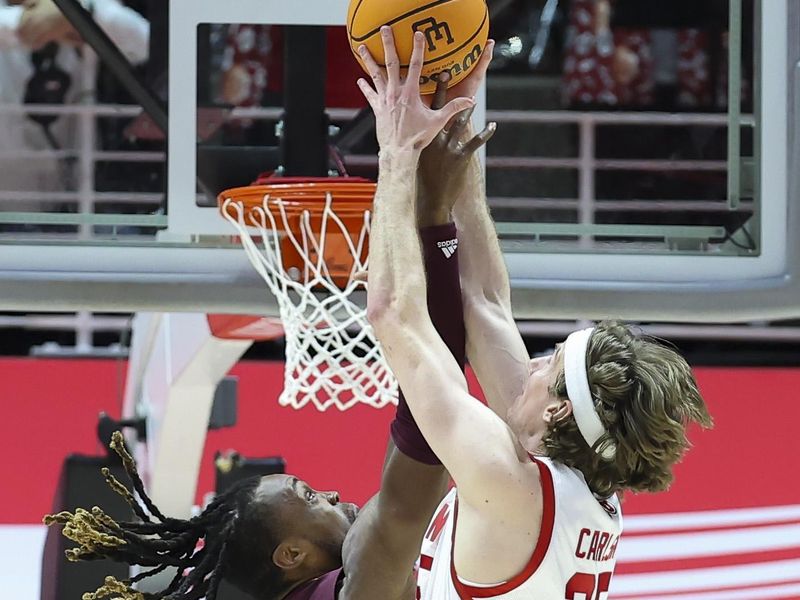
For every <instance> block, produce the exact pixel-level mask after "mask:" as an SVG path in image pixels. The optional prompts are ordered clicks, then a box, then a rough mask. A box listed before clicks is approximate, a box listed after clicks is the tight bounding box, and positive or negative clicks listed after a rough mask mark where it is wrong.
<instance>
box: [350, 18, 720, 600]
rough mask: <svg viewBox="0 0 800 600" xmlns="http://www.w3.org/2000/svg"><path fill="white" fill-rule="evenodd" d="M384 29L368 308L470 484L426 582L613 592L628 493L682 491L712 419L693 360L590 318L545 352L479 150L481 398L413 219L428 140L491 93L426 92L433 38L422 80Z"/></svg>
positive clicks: (467, 275)
mask: <svg viewBox="0 0 800 600" xmlns="http://www.w3.org/2000/svg"><path fill="white" fill-rule="evenodd" d="M382 38H383V45H384V53H385V55H386V57H387V58H386V68H385V69H384V68H381V67H380V66H379V65H378V64H377V62H376V61H375V60H374V59H373V58H372V56H371V55H370V53H369V50H368V49H367V48H366V47H364V46H362V47H361V48H360V49H359V52H360V53H361V57H362V60H363V61H364V63H365V64H366V65H367V67H368V69H369V72H370V75H371V77H372V80H373V82H374V84H375V89H373V88H372V87H370V86H369V84H368V83H367V82H366V81H365V80H360V81H359V86H360V87H361V89H362V91H363V93H364V95H365V96H366V98H367V100H368V101H369V103H370V105H371V106H372V108H373V110H374V112H375V116H376V121H377V133H378V141H379V142H380V146H381V150H380V178H379V184H378V192H377V195H376V199H375V217H374V220H373V226H372V236H371V241H370V277H369V300H368V311H369V317H370V320H371V322H372V324H373V326H374V327H375V330H376V333H377V335H378V338H379V339H380V341H381V343H382V345H383V348H384V351H385V354H386V357H387V359H388V362H389V365H390V366H391V368H392V370H393V371H394V372H395V374H396V376H397V379H398V381H399V383H400V386H401V387H402V389H403V390H404V392H405V394H406V397H407V401H408V404H409V406H410V408H411V411H412V413H413V415H414V417H415V419H416V421H417V423H418V425H419V428H420V430H421V431H422V433H423V434H424V436H425V438H426V440H427V441H428V443H429V444H430V446H431V448H432V449H433V451H434V452H435V453H436V454H437V455H438V457H439V458H440V459H441V461H442V463H443V464H444V465H445V466H446V467H447V469H448V470H449V472H450V474H451V475H452V477H453V479H454V481H455V483H456V486H457V487H456V489H453V490H452V491H451V492H450V494H449V495H448V496H447V497H446V498H445V500H444V501H443V502H442V503H441V505H440V507H439V510H438V511H437V513H436V516H435V517H434V519H433V521H432V522H431V524H430V527H429V528H428V531H427V533H426V536H425V541H424V543H423V548H422V556H421V558H420V574H419V595H418V597H420V598H422V599H427V600H458V599H461V600H464V599H465V598H497V599H502V600H522V599H523V598H547V599H555V598H567V599H574V598H587V599H588V598H592V599H599V598H604V597H605V595H606V594H607V592H608V589H609V585H610V582H611V576H612V574H613V571H614V566H615V553H616V549H617V542H618V540H619V537H620V535H621V532H622V516H621V510H620V503H619V497H618V494H619V493H621V492H623V491H625V490H635V491H660V490H663V489H666V488H667V487H668V485H669V483H670V481H671V478H672V466H673V465H674V464H675V463H676V462H677V461H678V460H679V459H680V457H681V456H682V455H683V453H684V452H685V450H686V449H687V447H688V441H687V438H686V427H687V426H688V424H689V423H690V422H697V423H699V424H701V425H704V426H710V425H711V419H710V417H709V415H708V412H707V410H706V407H705V405H704V402H703V400H702V398H701V396H700V394H699V392H698V389H697V386H696V383H695V380H694V378H693V376H692V372H691V370H690V368H689V366H688V365H687V364H686V361H685V360H684V359H683V358H682V357H681V356H680V355H678V354H677V353H676V352H674V351H673V350H671V349H669V348H667V347H665V346H662V345H660V344H658V343H656V342H655V341H653V340H650V339H648V338H646V337H642V336H638V335H636V334H635V333H634V332H632V331H631V330H630V329H629V328H627V327H626V326H624V325H622V324H620V323H617V322H605V323H601V324H599V325H597V326H596V327H594V328H591V329H586V330H583V331H578V332H575V333H573V334H572V335H570V336H569V337H568V338H567V339H566V340H565V341H564V342H563V343H561V344H558V346H557V349H556V351H555V352H554V353H553V354H552V355H550V356H547V357H543V358H537V359H534V360H529V357H528V355H527V352H526V349H525V346H524V344H523V341H522V339H521V337H520V334H519V332H518V330H517V328H516V325H515V323H514V319H513V316H512V313H511V307H510V286H509V280H508V274H507V271H506V269H505V265H504V262H503V256H502V253H501V251H500V248H499V244H498V242H497V236H496V234H495V231H494V227H493V224H492V221H491V218H490V216H489V212H488V210H487V207H486V203H485V195H484V192H483V185H482V180H481V174H480V168H479V165H478V163H477V159H473V161H472V166H471V168H469V169H466V170H464V171H462V172H459V173H456V174H455V176H457V177H461V178H462V179H461V185H460V186H457V185H456V186H455V187H456V188H458V189H461V196H460V197H459V198H458V199H457V200H456V204H455V208H454V216H455V220H456V223H457V226H458V229H459V233H460V245H459V252H460V253H461V267H460V270H461V286H462V294H463V304H464V312H465V323H466V328H467V340H468V342H467V349H468V357H469V359H470V362H471V364H472V366H473V368H474V369H475V371H476V373H477V375H478V379H479V380H480V383H481V385H482V387H483V390H484V392H485V394H486V396H487V399H488V404H489V406H488V407H487V406H485V405H483V404H481V403H480V402H478V401H476V400H475V399H474V398H472V397H471V396H470V395H469V392H468V390H467V385H466V381H465V379H464V376H463V374H462V372H461V370H460V369H459V368H458V365H457V364H456V363H455V362H454V361H453V359H452V357H451V356H450V355H449V352H448V351H447V348H446V347H445V345H444V344H443V343H442V341H441V339H440V338H439V335H438V334H437V333H436V330H435V329H434V328H433V326H432V325H431V320H430V318H429V316H428V312H427V309H426V307H425V305H424V302H422V301H421V300H420V298H421V297H422V293H423V290H424V289H425V285H426V277H425V271H424V270H423V268H422V260H421V253H420V244H419V240H418V238H417V236H416V235H414V234H413V231H414V228H415V225H414V223H415V201H414V199H415V194H416V192H417V164H418V161H419V158H420V153H421V151H422V149H423V148H425V147H427V146H428V144H430V143H431V141H432V140H434V138H435V137H436V136H437V135H438V134H439V132H440V130H441V129H442V127H443V126H444V125H445V124H446V123H448V122H449V121H450V120H451V119H452V117H453V116H454V115H455V114H456V112H457V111H459V110H462V109H467V108H469V107H470V106H472V105H474V99H472V98H455V99H452V100H451V101H450V103H449V104H447V105H446V106H444V108H442V109H441V110H436V108H437V107H436V106H433V107H431V108H429V107H427V106H426V105H425V104H424V103H423V102H422V101H421V99H420V94H419V77H418V74H419V72H420V69H421V68H422V65H423V62H424V47H425V40H424V36H423V35H421V34H416V36H415V40H414V44H415V47H414V54H413V57H412V60H411V64H410V68H409V72H408V76H407V77H406V78H405V79H401V77H400V72H399V62H400V61H399V60H398V57H397V53H396V52H395V50H394V40H393V37H392V32H391V30H390V29H389V28H388V27H385V28H383V30H382ZM490 50H491V49H490V48H487V50H486V51H487V52H490ZM453 128H455V129H458V127H457V126H451V130H450V134H451V137H452V139H451V141H450V143H451V144H452V145H455V146H458V145H459V144H460V143H461V139H460V137H459V136H461V135H463V136H464V138H463V139H464V140H466V139H469V137H468V136H469V135H470V132H469V128H462V130H461V131H457V132H456V133H453V131H452V130H453ZM440 173H441V175H442V177H448V176H453V173H450V172H448V169H442V170H441V171H440Z"/></svg>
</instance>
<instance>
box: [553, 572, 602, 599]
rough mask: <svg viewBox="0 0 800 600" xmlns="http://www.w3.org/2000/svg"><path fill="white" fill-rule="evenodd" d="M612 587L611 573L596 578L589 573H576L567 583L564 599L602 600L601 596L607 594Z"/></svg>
mask: <svg viewBox="0 0 800 600" xmlns="http://www.w3.org/2000/svg"><path fill="white" fill-rule="evenodd" d="M610 585H611V572H610V571H609V572H605V573H600V575H597V576H596V577H595V576H594V575H591V574H589V573H575V575H573V576H572V577H570V578H569V581H568V582H567V588H566V590H565V591H564V597H565V598H566V600H601V599H600V594H607V593H608V588H609V586H610ZM581 596H583V597H581Z"/></svg>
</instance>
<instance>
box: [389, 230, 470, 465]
mask: <svg viewBox="0 0 800 600" xmlns="http://www.w3.org/2000/svg"><path fill="white" fill-rule="evenodd" d="M419 233H420V238H421V241H422V254H423V259H424V261H425V271H426V272H427V275H428V276H427V281H428V313H429V314H430V316H431V321H433V326H434V327H435V328H436V331H438V332H439V335H440V336H441V338H442V340H444V343H445V344H447V347H448V348H449V349H450V352H451V353H452V354H453V356H454V357H455V359H456V361H457V362H458V364H459V366H460V367H461V370H462V371H463V370H464V362H465V360H466V349H465V335H466V334H465V330H464V306H463V304H462V301H461V280H460V279H459V276H458V253H457V252H456V250H457V249H458V238H457V232H456V226H455V224H454V223H448V224H447V225H434V226H432V227H425V228H423V229H420V232H419ZM391 432H392V439H393V440H394V443H395V446H397V448H398V449H399V450H400V451H401V452H402V453H403V454H405V455H406V456H408V457H410V458H413V459H414V460H416V461H418V462H421V463H424V464H427V465H439V464H441V461H440V460H439V459H438V458H437V456H436V455H435V454H434V453H433V450H431V447H430V446H429V445H428V442H426V441H425V438H424V437H423V436H422V432H421V431H420V430H419V427H417V423H416V422H415V421H414V417H413V416H412V415H411V411H410V410H409V408H408V404H406V399H405V397H404V396H403V391H402V390H401V391H400V401H399V403H398V405H397V415H396V417H395V420H394V421H393V422H392V426H391Z"/></svg>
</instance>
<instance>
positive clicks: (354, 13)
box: [347, 0, 364, 33]
mask: <svg viewBox="0 0 800 600" xmlns="http://www.w3.org/2000/svg"><path fill="white" fill-rule="evenodd" d="M363 3H364V0H358V4H356V8H355V10H354V11H353V17H352V18H351V19H350V24H349V27H348V28H347V32H348V33H352V32H353V23H355V22H356V16H358V9H359V8H361V5H362V4H363Z"/></svg>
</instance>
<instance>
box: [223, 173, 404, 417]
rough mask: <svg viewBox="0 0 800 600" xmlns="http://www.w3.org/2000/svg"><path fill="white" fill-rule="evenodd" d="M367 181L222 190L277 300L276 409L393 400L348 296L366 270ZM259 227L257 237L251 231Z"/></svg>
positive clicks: (365, 326)
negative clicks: (280, 347) (282, 357)
mask: <svg viewBox="0 0 800 600" xmlns="http://www.w3.org/2000/svg"><path fill="white" fill-rule="evenodd" d="M374 196H375V184H374V183H369V182H366V181H364V180H356V179H349V178H344V179H333V178H332V179H318V180H308V181H296V180H293V181H290V182H289V183H287V182H285V181H283V180H280V179H275V180H271V181H269V182H267V183H265V184H264V185H254V186H249V187H242V188H235V189H231V190H226V191H224V192H222V193H221V194H220V195H219V196H218V202H219V206H220V209H221V212H222V215H223V216H224V217H225V218H226V219H227V220H228V221H229V222H230V223H231V224H232V225H233V226H234V228H235V229H236V231H237V232H238V235H239V238H240V241H241V243H242V247H243V248H244V250H245V252H246V253H247V256H248V258H249V259H250V262H251V263H252V265H253V267H254V268H255V269H256V271H258V273H259V274H260V275H261V277H263V279H264V281H265V282H266V284H267V287H268V288H269V290H270V291H271V292H272V293H273V294H274V295H275V297H276V298H277V300H278V307H279V311H280V318H281V321H282V322H283V327H284V329H285V332H286V368H285V371H284V389H283V392H281V395H280V398H279V402H280V404H281V405H282V406H291V407H293V408H302V407H303V406H305V405H306V404H308V403H313V404H314V405H315V406H316V407H317V408H318V409H319V410H321V411H324V410H327V409H328V408H330V407H332V406H335V407H336V408H338V409H339V410H347V409H348V408H351V407H352V406H355V405H356V404H362V403H363V404H369V405H371V406H374V407H376V408H381V407H383V406H385V405H387V404H389V403H396V402H397V382H396V381H395V379H394V375H393V374H392V372H391V370H390V369H389V367H388V365H387V364H386V361H385V359H384V358H383V354H382V352H381V349H380V345H379V344H378V340H377V339H376V337H375V334H374V332H373V330H372V327H371V326H370V324H369V323H368V322H367V311H366V308H364V307H362V306H359V305H358V304H357V303H356V302H355V295H356V294H357V293H358V292H363V289H364V283H363V282H361V281H358V280H356V279H355V275H356V274H358V273H360V272H364V271H366V270H367V267H368V262H369V257H368V254H369V252H368V250H369V230H370V216H371V209H372V201H373V198H374ZM256 232H257V233H256Z"/></svg>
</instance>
